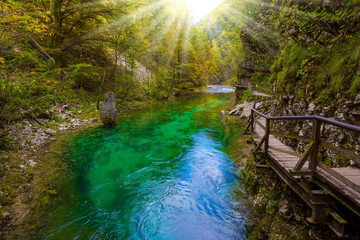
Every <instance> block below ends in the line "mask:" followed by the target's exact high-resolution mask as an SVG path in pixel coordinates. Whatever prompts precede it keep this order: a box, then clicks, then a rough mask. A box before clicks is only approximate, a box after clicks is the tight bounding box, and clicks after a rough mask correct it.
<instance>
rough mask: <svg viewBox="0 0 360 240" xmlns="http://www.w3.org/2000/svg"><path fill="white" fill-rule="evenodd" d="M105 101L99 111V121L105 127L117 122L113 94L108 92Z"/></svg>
mask: <svg viewBox="0 0 360 240" xmlns="http://www.w3.org/2000/svg"><path fill="white" fill-rule="evenodd" d="M106 95H107V98H108V100H107V101H104V102H103V103H102V104H103V108H102V111H101V115H100V116H101V121H102V122H103V124H105V125H113V124H115V123H116V120H117V110H116V99H115V95H114V93H113V92H108V93H107V94H106Z"/></svg>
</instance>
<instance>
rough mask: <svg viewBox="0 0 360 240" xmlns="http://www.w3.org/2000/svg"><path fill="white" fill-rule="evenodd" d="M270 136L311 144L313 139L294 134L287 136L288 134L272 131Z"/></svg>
mask: <svg viewBox="0 0 360 240" xmlns="http://www.w3.org/2000/svg"><path fill="white" fill-rule="evenodd" d="M270 135H274V136H278V137H284V138H290V139H298V140H303V141H308V142H310V141H311V139H310V138H308V137H304V136H300V135H293V134H286V133H280V132H275V131H270Z"/></svg>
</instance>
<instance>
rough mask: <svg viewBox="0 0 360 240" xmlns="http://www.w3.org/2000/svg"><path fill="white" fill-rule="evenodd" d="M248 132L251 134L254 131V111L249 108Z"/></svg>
mask: <svg viewBox="0 0 360 240" xmlns="http://www.w3.org/2000/svg"><path fill="white" fill-rule="evenodd" d="M250 128H251V129H250V133H251V136H252V134H253V133H254V111H253V110H252V109H251V117H250Z"/></svg>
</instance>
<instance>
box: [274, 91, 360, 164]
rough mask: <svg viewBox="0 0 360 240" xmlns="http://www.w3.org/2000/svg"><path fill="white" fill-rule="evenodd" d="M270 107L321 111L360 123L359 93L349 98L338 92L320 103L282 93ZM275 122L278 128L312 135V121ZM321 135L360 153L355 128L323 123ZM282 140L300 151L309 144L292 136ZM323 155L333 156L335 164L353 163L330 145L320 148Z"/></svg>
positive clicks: (282, 111)
mask: <svg viewBox="0 0 360 240" xmlns="http://www.w3.org/2000/svg"><path fill="white" fill-rule="evenodd" d="M271 109H272V115H273V116H289V115H319V116H323V117H326V118H329V119H334V120H337V121H340V122H345V123H349V124H353V125H357V126H360V94H357V95H355V96H348V97H347V98H344V96H340V95H338V96H337V97H336V99H335V100H334V101H329V102H328V103H326V104H324V103H322V104H319V103H317V102H316V101H309V100H307V99H298V100H295V99H294V97H293V96H291V95H290V96H287V95H283V96H282V97H279V98H278V99H275V100H274V101H273V103H272V107H271ZM274 124H275V127H276V129H277V130H278V131H279V132H284V133H292V134H299V135H303V136H307V137H310V136H311V131H312V122H311V121H286V122H285V121H284V122H275V123H274ZM321 138H322V139H323V140H325V141H326V142H329V143H331V144H333V145H335V146H339V147H341V148H344V149H347V150H350V151H352V152H353V153H355V154H357V155H360V136H359V134H356V133H355V132H351V131H346V130H343V129H341V128H338V127H335V126H332V125H329V124H323V125H322V127H321ZM282 141H283V142H285V143H286V144H288V145H290V146H292V147H293V148H294V149H296V150H297V151H298V152H299V153H302V152H304V150H305V149H306V147H307V146H308V143H307V142H304V141H297V140H291V139H282ZM320 155H321V156H322V159H323V160H325V159H327V160H328V161H329V160H330V159H331V166H332V167H346V166H349V165H353V164H354V162H352V161H349V160H347V159H345V158H342V157H339V156H336V154H335V153H334V152H333V151H330V150H328V149H324V148H321V149H320Z"/></svg>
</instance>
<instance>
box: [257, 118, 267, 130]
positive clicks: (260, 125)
mask: <svg viewBox="0 0 360 240" xmlns="http://www.w3.org/2000/svg"><path fill="white" fill-rule="evenodd" d="M255 123H256V126H259V127H261V128H262V129H263V130H264V131H265V126H264V125H263V124H262V123H261V122H260V121H258V120H257V119H256V118H255ZM255 129H256V127H255Z"/></svg>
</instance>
